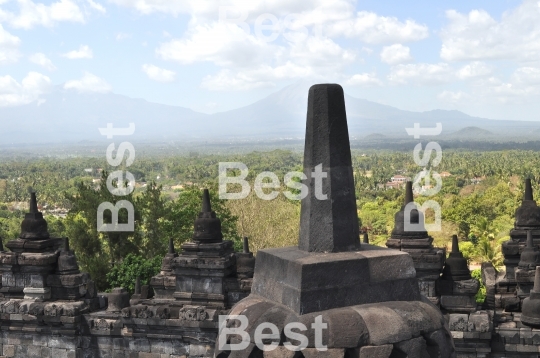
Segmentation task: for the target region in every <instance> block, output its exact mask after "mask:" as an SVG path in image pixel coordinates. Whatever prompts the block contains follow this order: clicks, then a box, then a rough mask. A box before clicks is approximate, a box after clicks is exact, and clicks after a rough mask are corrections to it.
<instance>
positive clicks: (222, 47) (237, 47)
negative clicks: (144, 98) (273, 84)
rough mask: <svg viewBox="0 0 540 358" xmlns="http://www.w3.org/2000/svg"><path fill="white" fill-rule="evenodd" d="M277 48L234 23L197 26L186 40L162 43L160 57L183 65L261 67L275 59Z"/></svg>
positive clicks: (188, 32)
mask: <svg viewBox="0 0 540 358" xmlns="http://www.w3.org/2000/svg"><path fill="white" fill-rule="evenodd" d="M273 47H274V46H273V45H271V44H269V43H267V42H264V41H262V40H260V39H258V38H257V37H255V36H253V35H248V34H247V33H246V32H244V31H243V30H242V29H241V28H240V27H238V26H236V25H233V24H226V23H218V22H215V23H213V24H211V25H197V26H195V27H194V28H191V29H189V30H188V31H187V33H186V36H184V38H182V39H173V40H171V41H169V42H166V43H163V44H161V45H160V46H159V47H158V48H157V49H156V54H157V55H158V56H159V57H161V58H162V59H164V60H174V61H178V62H180V63H182V64H191V63H195V62H205V61H208V62H213V63H215V64H217V65H218V66H231V65H235V66H242V65H247V64H252V65H253V64H257V63H260V62H261V61H263V60H264V58H265V57H267V58H268V57H270V56H272V53H273V51H272V48H273Z"/></svg>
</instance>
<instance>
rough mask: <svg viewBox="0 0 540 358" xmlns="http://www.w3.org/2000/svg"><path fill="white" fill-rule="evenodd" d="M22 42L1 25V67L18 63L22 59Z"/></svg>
mask: <svg viewBox="0 0 540 358" xmlns="http://www.w3.org/2000/svg"><path fill="white" fill-rule="evenodd" d="M20 43H21V40H20V39H19V38H18V37H17V36H14V35H12V34H10V33H9V32H7V31H6V30H4V28H3V27H2V24H0V65H1V64H6V63H12V62H17V60H18V59H19V57H20V53H19V50H18V48H19V45H20Z"/></svg>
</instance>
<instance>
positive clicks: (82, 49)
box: [62, 45, 94, 60]
mask: <svg viewBox="0 0 540 358" xmlns="http://www.w3.org/2000/svg"><path fill="white" fill-rule="evenodd" d="M62 56H63V57H66V58H69V59H70V60H76V59H81V58H92V57H94V54H93V53H92V49H90V47H88V45H81V46H79V49H78V50H73V51H69V52H67V53H65V54H63V55H62Z"/></svg>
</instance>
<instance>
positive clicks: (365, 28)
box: [328, 11, 429, 44]
mask: <svg viewBox="0 0 540 358" xmlns="http://www.w3.org/2000/svg"><path fill="white" fill-rule="evenodd" d="M328 31H329V32H330V34H329V35H330V36H336V35H344V36H347V37H352V38H356V39H359V40H361V41H363V42H366V43H371V44H376V43H392V42H409V41H419V40H423V39H425V38H427V37H428V36H429V29H428V27H427V26H426V25H420V24H418V23H416V22H415V21H413V20H405V21H404V22H402V21H400V20H399V19H398V18H396V17H386V16H379V15H377V14H376V13H373V12H368V11H360V12H358V13H357V14H356V16H355V17H353V18H351V19H347V20H342V21H338V22H335V23H333V24H329V25H328Z"/></svg>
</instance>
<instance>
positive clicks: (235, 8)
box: [111, 0, 353, 21]
mask: <svg viewBox="0 0 540 358" xmlns="http://www.w3.org/2000/svg"><path fill="white" fill-rule="evenodd" d="M111 2H113V3H115V4H117V5H120V6H125V7H130V8H133V9H135V10H136V11H138V12H140V13H141V14H145V15H147V14H151V13H156V12H161V13H166V14H170V15H173V16H176V15H179V14H182V13H184V14H185V13H188V14H192V15H197V16H198V17H201V16H202V17H206V18H207V19H208V18H215V16H216V14H220V11H222V13H221V14H222V16H226V17H228V18H235V17H236V18H240V17H245V18H246V20H247V21H253V19H254V18H255V17H257V16H259V15H261V14H264V13H271V14H275V15H276V16H285V15H288V14H301V13H305V12H308V11H313V10H317V9H321V10H326V11H322V12H320V13H315V14H312V15H319V14H320V15H323V16H326V17H327V16H328V15H329V14H334V15H335V14H336V13H337V14H338V16H340V17H341V16H343V15H339V12H337V11H329V10H330V9H337V8H339V9H341V10H343V9H344V8H346V9H347V10H348V11H349V12H350V11H351V10H352V6H351V4H352V3H353V2H352V1H350V0H313V1H290V0H269V1H245V0H227V1H219V2H218V1H200V0H111ZM313 17H314V18H316V16H313Z"/></svg>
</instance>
